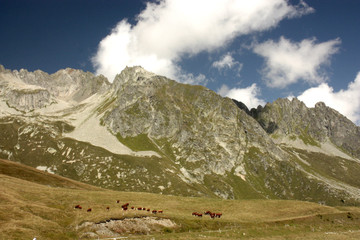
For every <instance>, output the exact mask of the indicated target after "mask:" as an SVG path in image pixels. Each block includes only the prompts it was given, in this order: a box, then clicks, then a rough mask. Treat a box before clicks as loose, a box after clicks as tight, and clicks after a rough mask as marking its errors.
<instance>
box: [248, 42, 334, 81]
mask: <svg viewBox="0 0 360 240" xmlns="http://www.w3.org/2000/svg"><path fill="white" fill-rule="evenodd" d="M340 42H341V41H340V39H333V40H330V41H327V42H322V43H316V39H315V38H312V39H304V40H302V41H301V42H291V41H290V40H288V39H286V38H284V37H281V38H280V40H279V41H278V42H274V41H273V40H268V41H266V42H264V43H261V44H257V45H255V46H254V48H253V51H254V52H255V53H257V54H258V55H260V56H262V57H264V58H265V64H266V66H265V68H264V69H263V71H262V74H263V77H264V79H265V81H266V84H267V85H268V86H269V87H276V88H283V87H286V86H288V85H290V84H293V83H296V82H298V81H300V80H303V81H305V82H307V83H310V84H319V83H323V82H325V81H326V80H327V76H326V74H325V73H324V72H323V71H322V67H323V66H325V65H327V64H329V63H330V57H331V56H332V55H333V54H334V53H336V52H337V51H338V45H339V44H340Z"/></svg>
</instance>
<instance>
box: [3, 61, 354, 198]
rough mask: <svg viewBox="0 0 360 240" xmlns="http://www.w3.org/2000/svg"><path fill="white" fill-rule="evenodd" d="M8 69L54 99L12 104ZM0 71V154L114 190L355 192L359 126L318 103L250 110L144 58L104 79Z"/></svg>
mask: <svg viewBox="0 0 360 240" xmlns="http://www.w3.org/2000/svg"><path fill="white" fill-rule="evenodd" d="M20 73H21V74H20ZM14 79H15V80H16V84H13V85H12V86H13V87H12V88H11V89H16V88H19V86H22V87H24V86H25V88H31V87H32V88H41V89H45V90H46V91H48V92H49V94H50V97H49V99H52V100H51V101H53V103H51V104H48V105H47V104H45V105H41V104H38V103H39V102H42V101H43V100H42V99H41V98H33V102H31V104H30V102H26V101H25V102H24V104H23V106H25V107H24V108H25V109H32V110H31V111H23V110H20V109H19V108H17V107H16V106H15V107H13V106H12V105H11V104H9V100H8V95H7V94H6V93H7V89H9V85H11V84H10V83H11V82H13V80H14ZM44 79H47V80H46V81H45V80H44ZM0 80H1V81H0V83H3V85H1V86H0V87H2V88H1V92H0V93H1V94H0V98H1V99H2V102H0V104H1V105H0V106H1V108H0V109H1V111H0V116H1V118H0V128H1V130H2V132H3V133H6V134H2V135H0V145H1V146H0V157H3V158H6V159H11V160H14V161H18V162H22V163H25V164H27V165H30V166H33V167H37V168H39V169H44V170H46V171H50V172H54V173H57V174H59V175H62V176H66V177H70V178H73V179H75V180H80V181H83V182H86V183H91V184H94V185H97V186H102V187H106V188H111V189H116V190H125V191H147V192H157V193H163V194H176V195H185V196H210V197H221V198H228V199H243V198H272V199H278V198H281V199H299V200H307V201H316V202H322V203H325V204H332V205H337V204H344V203H345V204H354V203H358V202H359V199H360V190H359V187H360V186H359V183H358V182H357V181H354V180H352V179H353V178H356V176H357V174H358V171H359V170H360V169H359V167H358V163H359V160H358V158H357V151H358V148H357V146H358V145H356V143H357V141H359V139H360V136H359V134H358V132H357V131H358V127H356V126H355V125H354V124H352V123H351V122H349V121H348V120H347V119H345V118H344V117H343V116H341V115H340V114H338V113H337V112H335V111H334V110H332V109H329V108H327V107H325V106H323V105H322V104H318V105H317V107H316V108H315V109H308V108H306V107H305V105H304V104H303V103H301V102H300V101H298V100H293V101H292V102H290V101H289V100H286V99H284V100H282V99H280V100H278V101H276V102H275V103H273V104H268V105H267V106H265V107H264V108H263V109H262V108H258V109H257V110H251V111H249V110H247V108H246V106H243V105H241V104H239V103H238V104H236V102H234V101H232V100H231V99H228V98H222V97H221V96H219V95H218V94H216V93H215V92H213V91H211V90H209V89H206V88H205V87H202V86H192V85H186V84H181V83H177V82H175V81H173V80H170V79H167V78H166V77H162V76H158V75H155V74H153V73H149V72H147V71H146V70H144V69H143V68H141V67H132V68H126V69H124V70H123V71H122V72H121V73H120V74H119V75H117V77H116V78H115V80H114V83H112V84H109V83H108V82H107V80H106V79H103V78H102V77H95V76H93V75H91V73H86V74H85V73H83V72H81V71H79V70H71V69H66V70H60V71H58V72H57V73H55V74H52V75H47V74H46V73H42V72H41V71H36V72H34V73H29V72H27V71H25V70H20V72H18V71H13V72H11V71H9V70H5V69H3V70H1V71H0ZM15 80H14V81H15ZM29 84H31V85H29ZM80 85H82V87H81V88H80V87H79V86H80ZM66 86H68V87H66ZM94 86H95V87H94ZM59 89H60V90H59ZM66 89H69V90H68V91H65V90H66ZM86 89H88V90H86ZM14 102H17V98H16V100H15V101H14ZM33 103H36V104H33ZM28 106H31V107H28ZM352 143H355V144H352ZM304 150H306V151H304ZM329 150H331V151H330V152H329ZM329 159H330V160H329ZM329 161H330V162H331V165H329ZM326 165H329V166H331V167H328V168H324V166H326ZM346 169H351V170H346ZM345 174H347V175H348V176H347V177H344V176H342V175H345Z"/></svg>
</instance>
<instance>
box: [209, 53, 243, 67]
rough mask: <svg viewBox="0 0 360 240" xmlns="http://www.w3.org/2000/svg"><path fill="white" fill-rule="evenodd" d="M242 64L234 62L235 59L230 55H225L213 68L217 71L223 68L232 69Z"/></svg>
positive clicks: (214, 63)
mask: <svg viewBox="0 0 360 240" xmlns="http://www.w3.org/2000/svg"><path fill="white" fill-rule="evenodd" d="M238 64H240V63H239V62H237V61H234V58H233V57H232V56H231V54H230V53H227V54H225V55H224V56H222V58H221V59H220V60H218V61H215V62H213V64H212V66H213V67H214V68H217V69H219V70H220V69H223V68H232V67H234V66H235V65H238Z"/></svg>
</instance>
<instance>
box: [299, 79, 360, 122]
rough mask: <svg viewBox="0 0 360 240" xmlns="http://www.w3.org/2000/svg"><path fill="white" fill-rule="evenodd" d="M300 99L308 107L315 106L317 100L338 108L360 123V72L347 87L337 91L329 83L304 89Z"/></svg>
mask: <svg viewBox="0 0 360 240" xmlns="http://www.w3.org/2000/svg"><path fill="white" fill-rule="evenodd" d="M298 99H299V100H301V101H303V102H304V103H305V104H306V106H307V107H314V106H315V104H316V103H317V102H324V103H325V104H326V105H327V106H329V107H331V108H333V109H335V110H337V111H338V112H340V113H341V114H343V115H344V116H346V117H347V118H349V119H350V120H351V121H353V122H355V123H356V124H358V125H359V124H360V72H359V73H358V74H357V76H356V78H355V80H354V81H353V82H350V83H349V85H348V87H347V89H345V90H340V91H338V92H335V91H334V89H333V88H332V87H330V86H329V85H328V84H327V83H322V84H320V85H319V86H317V87H313V88H310V89H308V90H306V91H304V92H303V93H302V94H301V95H300V96H298Z"/></svg>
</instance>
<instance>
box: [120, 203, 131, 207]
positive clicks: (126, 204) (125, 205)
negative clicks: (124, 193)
mask: <svg viewBox="0 0 360 240" xmlns="http://www.w3.org/2000/svg"><path fill="white" fill-rule="evenodd" d="M128 206H129V203H125V204H124V205H122V206H121V207H122V208H128Z"/></svg>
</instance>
